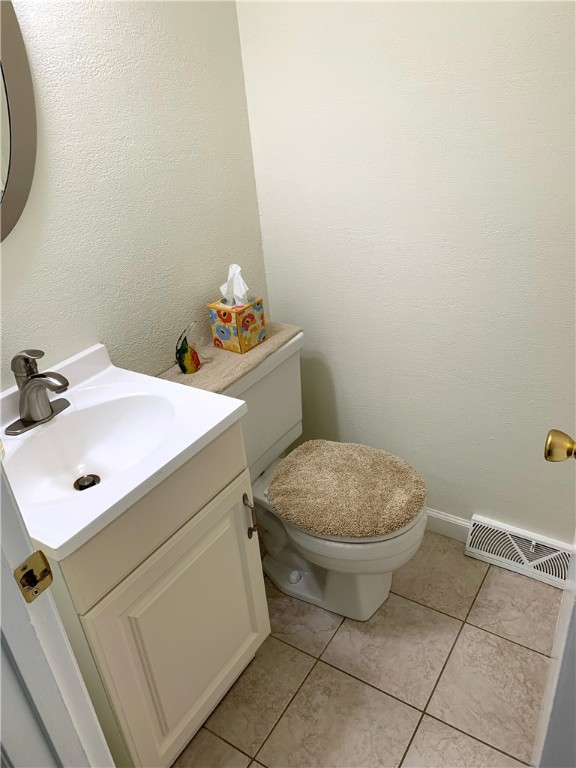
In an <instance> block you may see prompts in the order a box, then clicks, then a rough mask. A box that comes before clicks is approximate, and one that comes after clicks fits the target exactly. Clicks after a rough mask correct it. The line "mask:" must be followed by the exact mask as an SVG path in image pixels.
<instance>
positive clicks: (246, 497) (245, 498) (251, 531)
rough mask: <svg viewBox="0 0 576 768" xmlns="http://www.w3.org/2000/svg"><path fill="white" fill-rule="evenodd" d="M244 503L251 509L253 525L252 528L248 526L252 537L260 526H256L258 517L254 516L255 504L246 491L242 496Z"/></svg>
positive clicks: (249, 534)
mask: <svg viewBox="0 0 576 768" xmlns="http://www.w3.org/2000/svg"><path fill="white" fill-rule="evenodd" d="M242 503H243V504H244V506H245V507H248V509H249V510H250V516H251V517H252V525H251V526H250V528H248V538H249V539H251V538H252V536H254V534H255V533H257V532H258V528H257V527H256V519H255V516H254V504H252V502H251V501H250V499H249V498H248V494H247V493H245V494H244V496H242Z"/></svg>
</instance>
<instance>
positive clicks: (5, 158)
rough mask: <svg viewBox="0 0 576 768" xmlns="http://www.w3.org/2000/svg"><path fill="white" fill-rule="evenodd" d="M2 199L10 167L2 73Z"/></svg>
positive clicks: (0, 97)
mask: <svg viewBox="0 0 576 768" xmlns="http://www.w3.org/2000/svg"><path fill="white" fill-rule="evenodd" d="M0 100H1V103H0V183H1V185H2V186H1V187H0V200H2V198H3V197H4V190H5V189H6V182H7V181H8V171H9V168H10V118H9V116H8V96H7V95H6V84H5V83H4V75H2V90H1V92H0Z"/></svg>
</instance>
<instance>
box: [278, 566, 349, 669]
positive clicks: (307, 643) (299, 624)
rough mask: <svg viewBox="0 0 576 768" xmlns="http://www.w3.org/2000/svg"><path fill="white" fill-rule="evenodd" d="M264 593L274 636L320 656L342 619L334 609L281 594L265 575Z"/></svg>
mask: <svg viewBox="0 0 576 768" xmlns="http://www.w3.org/2000/svg"><path fill="white" fill-rule="evenodd" d="M266 597H267V599H268V612H269V613H270V623H271V625H272V634H273V635H274V637H278V638H280V639H281V640H285V641H286V642H287V643H290V644H291V645H294V646H295V647H296V648H300V650H302V651H306V652H307V653H311V654H312V655H313V656H320V654H321V653H322V651H323V650H324V648H326V645H327V644H328V641H329V640H330V638H331V637H332V636H333V635H334V633H335V632H336V630H337V629H338V627H339V626H340V624H341V623H342V620H343V619H342V616H338V615H337V614H336V613H330V611H326V610H324V608H318V606H316V605H311V604H310V603H304V602H302V600H296V599H295V598H294V597H290V596H289V595H285V594H284V593H283V592H280V590H279V589H277V588H276V587H275V586H274V584H272V582H271V581H270V579H268V578H267V579H266Z"/></svg>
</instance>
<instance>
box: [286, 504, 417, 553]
mask: <svg viewBox="0 0 576 768" xmlns="http://www.w3.org/2000/svg"><path fill="white" fill-rule="evenodd" d="M271 510H272V511H273V508H271ZM424 511H425V510H424V507H423V508H422V510H421V511H420V513H419V514H418V515H416V517H414V518H413V519H412V520H410V522H409V523H407V524H406V525H404V526H403V527H402V528H398V530H396V531H392V533H387V534H383V535H382V536H365V537H361V536H354V537H352V536H350V537H347V536H326V535H324V534H322V533H312V532H311V531H308V530H306V529H305V528H300V527H299V526H297V525H293V524H292V523H289V522H288V521H287V520H284V525H285V526H286V528H289V529H290V530H296V531H300V532H301V533H305V534H306V535H307V536H313V537H314V538H315V539H324V540H325V541H334V542H336V543H342V544H377V543H378V542H379V541H389V540H390V539H395V538H396V537H397V536H402V534H403V533H406V532H407V531H409V530H410V529H411V528H413V527H414V526H415V525H417V523H418V521H419V520H420V517H421V515H422V514H423V513H424Z"/></svg>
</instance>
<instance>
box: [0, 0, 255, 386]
mask: <svg viewBox="0 0 576 768" xmlns="http://www.w3.org/2000/svg"><path fill="white" fill-rule="evenodd" d="M14 6H15V8H16V13H17V15H18V18H19V20H20V26H21V28H22V34H23V37H24V41H25V43H26V47H27V50H28V55H29V59H30V64H31V68H32V74H33V78H34V83H35V93H36V105H37V112H38V161H37V166H36V175H35V179H34V185H33V188H32V192H31V195H30V198H29V201H28V204H27V206H26V209H25V211H24V214H23V216H22V218H21V220H20V222H19V223H18V225H17V226H16V228H15V229H14V231H13V232H12V233H11V234H10V235H9V237H8V238H7V239H6V240H5V241H4V242H3V243H2V283H3V285H2V340H3V345H2V357H3V361H2V362H3V365H2V373H3V379H2V386H3V388H5V387H7V386H11V385H12V383H13V379H12V376H11V374H10V372H9V363H10V358H11V356H12V355H13V354H14V353H15V352H18V351H19V350H20V349H22V348H24V347H27V346H28V347H40V348H41V349H44V350H45V351H46V358H45V361H43V363H42V367H43V368H45V367H46V366H47V365H50V364H51V363H53V362H56V361H58V360H61V359H63V358H65V357H67V356H69V355H71V354H75V353H76V352H78V351H80V350H81V349H84V348H86V347H87V346H89V345H91V344H93V343H95V342H98V341H100V342H104V343H105V344H106V345H107V346H108V348H109V350H110V353H111V356H112V359H113V361H114V362H115V363H116V364H118V365H121V366H126V367H128V368H132V369H134V370H138V371H143V372H145V373H159V372H160V371H161V370H163V369H165V368H167V367H168V366H169V365H171V363H172V362H173V359H174V347H175V345H176V340H177V337H178V334H179V333H180V331H182V329H183V328H184V327H185V326H186V325H187V324H188V323H189V322H190V321H191V320H192V319H194V318H201V319H202V322H203V324H204V329H205V330H208V323H207V320H206V317H207V310H206V309H205V304H206V302H208V301H211V300H214V299H216V298H217V297H218V296H219V293H218V290H217V288H218V286H219V285H220V284H221V283H222V282H223V281H224V279H225V278H226V276H227V272H228V264H229V263H230V262H232V261H235V262H238V263H239V264H241V265H243V267H244V272H245V277H246V280H247V282H248V284H249V285H250V287H252V288H254V289H255V291H256V292H258V293H259V292H261V291H265V279H264V267H263V262H262V254H261V243H260V231H259V224H258V210H257V203H256V193H255V187H254V172H253V168H252V156H251V149H250V138H249V130H248V119H247V114H246V103H245V95H244V83H243V75H242V62H241V56H240V47H239V39H238V26H237V19H236V8H235V5H234V3H193V2H174V3H172V2H160V3H153V2H82V3H69V2H68V3H54V2H49V3H31V2H28V0H14Z"/></svg>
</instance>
